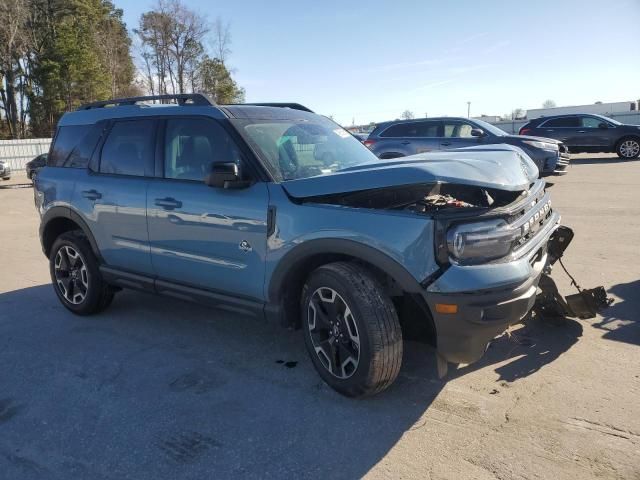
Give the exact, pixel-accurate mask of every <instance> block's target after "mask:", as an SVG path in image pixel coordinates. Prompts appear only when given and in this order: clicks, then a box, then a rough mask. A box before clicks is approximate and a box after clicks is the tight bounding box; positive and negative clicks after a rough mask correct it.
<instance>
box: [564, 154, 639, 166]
mask: <svg viewBox="0 0 640 480" xmlns="http://www.w3.org/2000/svg"><path fill="white" fill-rule="evenodd" d="M634 161H638V160H637V159H635V158H634V159H631V160H627V159H624V158H619V157H574V156H572V157H571V163H570V165H594V164H607V163H628V162H634Z"/></svg>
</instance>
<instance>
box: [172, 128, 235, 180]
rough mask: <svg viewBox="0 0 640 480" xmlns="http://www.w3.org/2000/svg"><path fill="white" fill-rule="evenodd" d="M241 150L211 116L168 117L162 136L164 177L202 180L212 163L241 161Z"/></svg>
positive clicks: (209, 170)
mask: <svg viewBox="0 0 640 480" xmlns="http://www.w3.org/2000/svg"><path fill="white" fill-rule="evenodd" d="M240 157H241V154H240V151H239V150H238V148H237V147H236V145H235V143H234V142H233V140H232V139H231V138H230V137H229V135H228V134H227V132H226V131H225V130H224V128H222V127H221V126H220V125H219V124H218V123H217V122H215V121H214V120H210V119H206V118H176V119H170V120H167V126H166V130H165V136H164V178H173V179H176V180H194V181H199V182H201V181H203V180H204V178H205V177H206V176H207V174H208V173H209V172H211V167H212V165H213V164H214V163H227V162H233V163H236V164H238V165H239V164H240Z"/></svg>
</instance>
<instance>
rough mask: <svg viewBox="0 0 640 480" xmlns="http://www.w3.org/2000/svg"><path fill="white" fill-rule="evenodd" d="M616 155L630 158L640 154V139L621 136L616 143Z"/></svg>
mask: <svg viewBox="0 0 640 480" xmlns="http://www.w3.org/2000/svg"><path fill="white" fill-rule="evenodd" d="M616 153H617V154H618V157H620V158H624V159H627V160H630V159H632V158H638V156H639V155H640V139H639V138H635V137H627V138H623V139H622V140H620V141H619V142H618V144H617V145H616Z"/></svg>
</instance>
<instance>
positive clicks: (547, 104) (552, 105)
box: [542, 100, 556, 108]
mask: <svg viewBox="0 0 640 480" xmlns="http://www.w3.org/2000/svg"><path fill="white" fill-rule="evenodd" d="M555 106H556V102H554V101H553V100H545V101H544V103H543V104H542V108H555Z"/></svg>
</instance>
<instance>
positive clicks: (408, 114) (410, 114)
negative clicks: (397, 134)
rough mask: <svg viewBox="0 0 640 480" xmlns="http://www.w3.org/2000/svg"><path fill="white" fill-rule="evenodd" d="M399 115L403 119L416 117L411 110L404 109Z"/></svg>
mask: <svg viewBox="0 0 640 480" xmlns="http://www.w3.org/2000/svg"><path fill="white" fill-rule="evenodd" d="M400 117H401V118H402V119H403V120H411V119H412V118H416V117H415V115H414V114H413V112H412V111H411V110H405V111H404V112H402V115H400Z"/></svg>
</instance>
